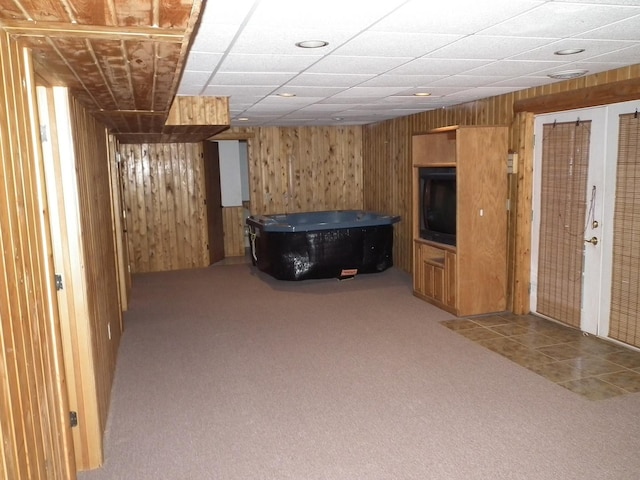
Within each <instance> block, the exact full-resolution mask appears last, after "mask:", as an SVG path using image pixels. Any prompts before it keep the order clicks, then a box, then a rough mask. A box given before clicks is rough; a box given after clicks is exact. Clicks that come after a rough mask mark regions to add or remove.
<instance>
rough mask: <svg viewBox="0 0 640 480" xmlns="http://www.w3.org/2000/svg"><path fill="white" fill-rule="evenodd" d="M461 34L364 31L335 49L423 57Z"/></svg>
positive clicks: (341, 53) (380, 54)
mask: <svg viewBox="0 0 640 480" xmlns="http://www.w3.org/2000/svg"><path fill="white" fill-rule="evenodd" d="M459 38H461V35H444V34H440V35H439V34H429V33H405V32H372V31H367V32H363V33H361V34H360V35H358V36H357V37H355V38H354V39H353V40H350V41H348V42H347V43H345V44H344V45H342V46H341V47H338V48H337V49H336V50H335V52H334V53H335V54H336V55H345V56H353V55H359V56H369V57H397V56H398V54H399V52H402V54H401V56H402V57H421V56H423V55H425V54H427V53H429V52H431V51H433V50H436V49H438V48H440V47H443V46H445V45H448V44H449V43H451V42H454V41H456V40H458V39H459Z"/></svg>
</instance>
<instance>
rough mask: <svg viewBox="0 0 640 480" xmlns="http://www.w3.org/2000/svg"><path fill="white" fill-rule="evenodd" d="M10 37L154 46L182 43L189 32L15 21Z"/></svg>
mask: <svg viewBox="0 0 640 480" xmlns="http://www.w3.org/2000/svg"><path fill="white" fill-rule="evenodd" d="M2 28H4V30H5V31H7V33H9V34H10V35H20V36H29V37H51V38H74V37H75V38H89V39H93V40H140V39H143V40H153V41H155V42H168V43H181V42H182V41H183V40H184V36H185V33H186V31H185V30H183V29H178V28H172V29H167V28H164V29H163V28H155V27H146V26H142V27H121V26H117V27H111V26H104V25H80V24H77V23H58V22H55V23H49V24H47V23H46V22H27V21H23V20H14V21H9V22H7V23H5V24H4V25H3V26H2Z"/></svg>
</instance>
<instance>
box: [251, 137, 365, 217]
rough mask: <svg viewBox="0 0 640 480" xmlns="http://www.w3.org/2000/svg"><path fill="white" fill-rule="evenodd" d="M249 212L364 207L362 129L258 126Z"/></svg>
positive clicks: (289, 211)
mask: <svg viewBox="0 0 640 480" xmlns="http://www.w3.org/2000/svg"><path fill="white" fill-rule="evenodd" d="M248 150H249V175H250V179H249V188H250V196H251V213H252V214H274V213H293V212H305V211H320V210H345V209H359V208H362V127H360V126H353V127H299V128H277V127H270V128H257V129H256V130H255V131H254V136H253V137H252V138H250V139H249V140H248Z"/></svg>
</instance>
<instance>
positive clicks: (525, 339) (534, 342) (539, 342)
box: [509, 332, 558, 348]
mask: <svg viewBox="0 0 640 480" xmlns="http://www.w3.org/2000/svg"><path fill="white" fill-rule="evenodd" d="M509 338H511V339H512V340H515V341H516V342H518V343H522V344H523V345H526V346H527V347H530V348H538V347H548V346H550V345H557V344H558V341H557V340H556V339H554V338H551V337H547V336H546V335H543V334H541V333H538V332H530V333H525V334H524V335H513V336H511V337H509Z"/></svg>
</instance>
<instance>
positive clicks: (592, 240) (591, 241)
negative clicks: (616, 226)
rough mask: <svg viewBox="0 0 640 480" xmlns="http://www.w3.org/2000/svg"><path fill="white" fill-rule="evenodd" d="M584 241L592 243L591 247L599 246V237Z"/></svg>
mask: <svg viewBox="0 0 640 480" xmlns="http://www.w3.org/2000/svg"><path fill="white" fill-rule="evenodd" d="M584 241H585V242H586V243H590V244H591V245H597V244H598V237H591V238H585V239H584Z"/></svg>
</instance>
